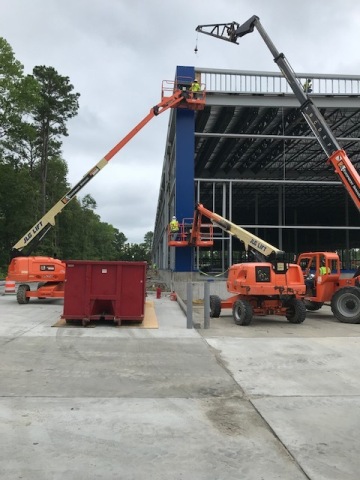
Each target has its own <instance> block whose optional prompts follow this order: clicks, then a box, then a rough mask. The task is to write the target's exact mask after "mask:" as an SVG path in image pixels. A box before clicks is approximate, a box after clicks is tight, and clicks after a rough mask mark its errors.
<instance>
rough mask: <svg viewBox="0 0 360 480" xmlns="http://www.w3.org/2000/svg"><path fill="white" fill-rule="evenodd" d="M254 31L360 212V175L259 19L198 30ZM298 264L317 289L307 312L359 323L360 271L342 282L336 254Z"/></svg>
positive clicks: (229, 34) (222, 34)
mask: <svg viewBox="0 0 360 480" xmlns="http://www.w3.org/2000/svg"><path fill="white" fill-rule="evenodd" d="M254 28H256V29H257V30H258V32H259V33H260V35H261V37H262V38H263V40H264V42H265V43H266V45H267V46H268V48H269V50H270V51H271V53H272V55H273V57H274V62H275V63H276V64H277V65H278V67H279V69H280V70H281V72H282V73H283V75H284V77H285V79H286V80H287V82H288V84H289V85H290V87H291V89H292V90H293V92H294V94H295V96H296V98H297V99H298V100H299V102H300V111H301V113H302V115H303V116H304V118H305V120H306V122H307V123H308V124H309V126H310V128H311V130H312V132H313V133H314V135H315V137H316V138H317V140H318V142H319V144H320V145H321V147H322V149H323V150H324V152H325V154H326V155H327V157H328V163H330V164H331V165H332V166H333V168H334V170H335V173H336V174H337V175H338V176H339V178H340V180H341V182H342V183H343V185H344V187H345V188H346V190H347V192H348V194H349V195H350V197H351V198H352V200H353V202H354V204H355V206H356V208H357V209H358V210H360V176H359V173H358V172H357V170H356V168H355V167H354V165H353V164H352V163H351V161H350V159H349V158H348V156H347V154H346V152H345V151H344V150H342V149H341V148H340V146H339V144H338V142H337V140H336V137H335V135H334V134H333V133H332V131H331V129H330V128H329V126H328V125H327V123H326V121H325V119H324V117H323V116H322V114H321V113H320V111H319V109H318V108H317V107H316V105H314V103H313V101H312V100H311V98H310V97H309V96H308V95H307V94H306V93H305V92H304V90H303V87H302V85H301V84H300V81H299V79H298V78H297V77H296V74H295V72H294V71H293V69H292V68H291V66H290V65H289V63H288V61H287V59H286V58H285V55H284V54H283V53H279V52H278V50H277V49H276V47H275V45H274V44H273V42H272V41H271V39H270V38H269V36H268V35H267V33H266V32H265V30H264V28H263V26H262V25H261V23H260V20H259V17H257V16H256V15H254V16H252V17H251V18H250V19H249V20H248V21H246V22H245V23H243V24H242V25H239V24H238V23H236V22H231V23H220V24H214V25H199V26H198V27H197V28H196V30H197V31H198V32H201V33H204V34H206V35H210V36H212V37H215V38H219V39H221V40H226V41H228V42H232V43H236V44H237V43H238V42H237V40H238V39H239V38H241V37H243V36H244V35H247V34H248V33H251V32H253V31H254ZM322 259H324V261H325V264H326V268H327V270H329V272H330V273H326V274H324V275H319V267H320V264H321V260H322ZM297 263H298V264H299V265H301V266H302V268H303V273H304V276H305V277H307V276H308V275H309V273H310V272H311V271H312V275H313V276H314V287H313V288H308V289H307V292H306V296H305V305H306V308H307V309H308V310H311V311H315V310H318V309H320V308H321V307H322V305H323V304H324V303H325V302H331V310H332V312H333V314H334V315H335V317H336V318H337V319H338V320H339V321H340V322H343V323H360V288H359V286H360V272H359V271H357V272H356V273H355V275H354V277H353V278H346V279H343V278H340V259H339V257H338V255H337V254H336V253H334V252H310V253H302V254H300V256H299V258H298V260H297Z"/></svg>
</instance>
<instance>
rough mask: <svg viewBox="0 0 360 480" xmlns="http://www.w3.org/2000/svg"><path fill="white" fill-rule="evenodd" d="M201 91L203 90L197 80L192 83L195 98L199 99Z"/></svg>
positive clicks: (191, 89)
mask: <svg viewBox="0 0 360 480" xmlns="http://www.w3.org/2000/svg"><path fill="white" fill-rule="evenodd" d="M200 90H201V87H200V85H199V82H198V81H197V80H196V78H195V80H194V81H193V82H192V84H191V87H190V91H191V92H192V94H193V98H198V92H200Z"/></svg>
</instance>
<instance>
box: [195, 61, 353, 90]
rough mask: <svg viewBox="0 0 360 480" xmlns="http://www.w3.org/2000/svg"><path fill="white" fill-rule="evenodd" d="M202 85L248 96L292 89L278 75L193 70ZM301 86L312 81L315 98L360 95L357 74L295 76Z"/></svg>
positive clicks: (237, 71)
mask: <svg viewBox="0 0 360 480" xmlns="http://www.w3.org/2000/svg"><path fill="white" fill-rule="evenodd" d="M196 74H198V75H200V78H201V83H204V84H205V85H206V90H207V92H219V93H220V92H221V93H244V94H246V93H250V94H274V95H279V94H292V93H293V92H292V90H291V88H290V86H289V84H288V83H287V81H286V79H285V77H283V75H282V74H281V72H278V73H275V72H255V71H247V70H220V69H208V68H196ZM296 75H297V77H298V79H299V80H300V83H301V84H304V83H305V81H306V79H307V78H309V79H311V81H312V94H315V95H346V96H349V95H360V75H335V74H334V75H330V74H318V73H297V74H296Z"/></svg>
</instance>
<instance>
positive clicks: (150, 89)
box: [0, 0, 360, 243]
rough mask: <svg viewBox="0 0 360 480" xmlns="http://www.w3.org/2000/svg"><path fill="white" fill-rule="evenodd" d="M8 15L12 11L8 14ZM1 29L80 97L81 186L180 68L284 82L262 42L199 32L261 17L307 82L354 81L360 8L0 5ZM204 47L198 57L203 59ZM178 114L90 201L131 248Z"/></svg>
mask: <svg viewBox="0 0 360 480" xmlns="http://www.w3.org/2000/svg"><path fill="white" fill-rule="evenodd" d="M5 4H6V5H5ZM0 5H2V9H1V11H2V12H1V17H0V28H1V30H0V31H1V36H3V37H4V38H5V39H6V40H7V41H8V42H9V43H10V45H11V46H12V48H13V50H14V52H15V56H16V58H17V59H18V60H19V61H20V62H21V63H22V64H23V65H24V67H25V71H26V72H27V73H30V72H31V71H32V68H33V67H34V66H35V65H47V66H53V67H54V68H56V69H57V71H58V72H59V74H61V75H67V76H69V77H70V81H71V83H72V84H73V85H74V88H75V91H77V92H79V93H80V94H81V98H80V111H79V114H78V116H77V117H76V118H75V119H73V120H72V121H71V122H69V137H68V138H66V139H64V149H63V151H64V158H65V160H66V161H67V162H68V165H69V182H70V184H71V185H74V184H75V183H76V182H77V181H78V180H80V178H81V177H82V176H83V175H84V174H85V173H86V172H87V171H88V170H89V169H90V168H91V167H92V166H93V165H95V164H96V163H97V162H98V161H99V160H100V159H101V158H102V157H103V156H104V155H105V154H106V153H107V152H108V151H109V150H110V149H111V148H112V147H113V146H114V145H115V144H116V143H117V142H118V141H119V140H121V139H122V138H123V137H124V136H125V135H126V134H127V133H128V132H129V131H130V130H131V129H132V128H133V127H134V126H135V125H136V124H137V123H138V122H139V121H140V120H141V119H142V118H143V117H144V116H145V115H146V114H147V113H148V112H149V110H150V108H151V107H152V106H153V105H154V104H156V103H158V101H159V100H160V93H161V82H162V80H163V79H169V80H171V79H173V77H174V73H175V69H176V66H177V65H194V66H195V67H209V68H229V69H234V70H236V69H239V70H265V71H277V66H276V65H275V64H274V62H273V59H272V57H271V54H270V52H269V51H268V49H267V47H266V45H265V44H264V42H263V41H262V39H261V37H260V35H259V34H258V33H257V32H254V34H252V35H250V36H247V37H246V38H244V39H241V40H240V45H231V44H229V43H228V42H221V41H219V40H216V39H213V38H210V37H207V36H205V35H202V34H197V33H196V32H195V28H196V26H197V25H199V24H214V23H225V22H231V21H237V22H238V23H242V22H244V21H246V20H247V19H248V18H250V17H251V16H252V15H254V14H256V15H258V16H259V17H260V20H261V22H262V24H263V26H264V28H265V30H266V31H267V32H268V34H269V36H270V37H271V39H272V40H273V41H274V43H275V45H276V47H277V48H278V49H279V51H280V52H284V53H285V55H286V57H287V58H288V60H289V62H290V64H291V65H292V67H293V68H294V70H295V71H298V72H308V73H311V72H319V73H347V74H357V73H358V72H359V70H360V58H359V55H358V45H359V44H360V28H359V27H360V6H359V4H358V2H357V1H356V0H342V1H341V2H339V1H338V0H328V1H326V2H312V3H311V4H299V3H298V2H290V1H289V0H272V1H271V2H270V1H269V0H246V1H245V0H243V1H241V2H240V1H238V0H222V1H221V2H219V1H218V0H216V1H215V0H198V1H197V2H193V1H191V0H183V1H182V2H180V3H179V2H174V1H171V0H169V1H168V2H164V1H163V0H161V1H160V0H152V1H151V2H145V1H143V0H141V1H140V0H132V1H125V0H92V1H91V2H89V1H87V0H76V1H74V0H72V1H70V0H47V1H44V0H32V1H31V2H30V1H28V0H12V1H11V2H8V1H6V2H5V0H0ZM196 44H197V47H198V53H197V55H195V53H194V48H195V45H196ZM168 118H169V113H168V112H167V113H164V114H163V115H162V116H161V117H157V118H155V119H153V120H152V121H151V122H150V123H149V124H148V125H147V126H145V127H144V129H143V130H142V131H141V132H140V133H139V134H138V135H136V136H135V137H134V138H133V140H132V141H130V143H129V144H128V145H127V146H126V147H125V148H124V149H123V150H122V151H121V152H119V154H118V155H117V156H116V157H114V158H113V160H111V162H110V164H109V166H107V167H106V168H105V169H104V170H103V171H101V172H100V173H99V175H98V176H97V177H96V178H95V179H94V180H93V181H92V182H90V184H88V185H87V186H86V189H84V190H83V191H82V192H81V195H84V194H86V193H90V194H91V195H92V196H93V197H94V198H95V200H96V202H97V205H98V209H97V213H98V214H99V215H100V216H101V219H102V221H104V222H107V223H110V224H112V225H114V226H115V227H116V228H118V229H119V230H120V231H122V232H123V233H124V234H125V235H126V236H127V237H128V239H129V241H130V242H135V243H139V242H142V241H143V237H144V235H145V233H146V232H148V231H149V230H153V227H154V221H155V212H156V206H157V195H158V191H159V184H160V175H161V169H162V164H163V155H164V151H165V141H166V132H167V124H168Z"/></svg>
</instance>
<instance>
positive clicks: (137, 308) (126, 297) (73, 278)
mask: <svg viewBox="0 0 360 480" xmlns="http://www.w3.org/2000/svg"><path fill="white" fill-rule="evenodd" d="M145 285H146V262H103V261H101V262H98V261H84V260H74V261H68V262H66V275H65V292H64V313H63V315H62V318H65V319H73V320H78V319H81V320H84V319H88V320H92V319H94V320H97V319H99V320H101V319H105V320H110V319H112V320H114V321H119V320H136V321H142V320H143V319H144V312H145V293H146V292H145Z"/></svg>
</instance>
